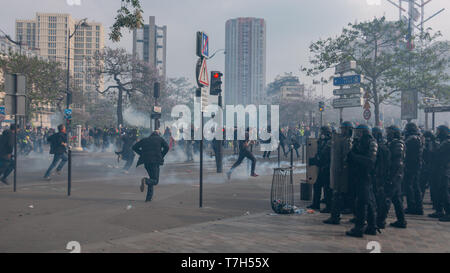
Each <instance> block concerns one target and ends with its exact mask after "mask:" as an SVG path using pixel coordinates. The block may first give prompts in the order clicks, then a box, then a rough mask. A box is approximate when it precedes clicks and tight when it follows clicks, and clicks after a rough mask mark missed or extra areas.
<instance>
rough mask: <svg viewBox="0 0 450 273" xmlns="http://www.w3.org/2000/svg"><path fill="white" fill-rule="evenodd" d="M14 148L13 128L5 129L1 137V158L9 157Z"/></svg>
mask: <svg viewBox="0 0 450 273" xmlns="http://www.w3.org/2000/svg"><path fill="white" fill-rule="evenodd" d="M13 150H14V134H13V133H12V132H11V130H5V131H4V132H3V134H2V135H1V137H0V159H8V155H10V154H12V152H13Z"/></svg>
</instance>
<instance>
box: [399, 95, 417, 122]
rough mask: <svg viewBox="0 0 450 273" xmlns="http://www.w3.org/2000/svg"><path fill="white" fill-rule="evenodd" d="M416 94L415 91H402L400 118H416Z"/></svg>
mask: <svg viewBox="0 0 450 273" xmlns="http://www.w3.org/2000/svg"><path fill="white" fill-rule="evenodd" d="M418 100H419V98H418V94H417V92H415V91H402V96H401V119H402V120H412V119H417V105H418Z"/></svg>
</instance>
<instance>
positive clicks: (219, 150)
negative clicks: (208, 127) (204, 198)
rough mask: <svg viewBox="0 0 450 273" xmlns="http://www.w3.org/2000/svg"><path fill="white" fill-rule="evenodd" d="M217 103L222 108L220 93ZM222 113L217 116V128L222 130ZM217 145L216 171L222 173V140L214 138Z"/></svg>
mask: <svg viewBox="0 0 450 273" xmlns="http://www.w3.org/2000/svg"><path fill="white" fill-rule="evenodd" d="M218 105H219V107H220V108H222V93H219V98H218ZM222 118H223V114H222V115H221V116H220V117H219V119H220V125H221V127H222V128H219V129H221V130H223V120H222ZM222 138H223V131H222ZM216 142H217V145H219V147H216V151H217V153H218V154H216V157H217V173H222V171H223V160H222V159H223V140H216Z"/></svg>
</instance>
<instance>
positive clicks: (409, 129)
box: [404, 122, 419, 138]
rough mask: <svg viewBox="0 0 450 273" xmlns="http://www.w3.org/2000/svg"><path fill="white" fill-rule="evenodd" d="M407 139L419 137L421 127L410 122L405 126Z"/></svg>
mask: <svg viewBox="0 0 450 273" xmlns="http://www.w3.org/2000/svg"><path fill="white" fill-rule="evenodd" d="M404 134H405V138H407V137H408V136H413V135H418V134H419V127H417V125H416V124H415V123H414V122H409V123H407V124H406V125H405V130H404Z"/></svg>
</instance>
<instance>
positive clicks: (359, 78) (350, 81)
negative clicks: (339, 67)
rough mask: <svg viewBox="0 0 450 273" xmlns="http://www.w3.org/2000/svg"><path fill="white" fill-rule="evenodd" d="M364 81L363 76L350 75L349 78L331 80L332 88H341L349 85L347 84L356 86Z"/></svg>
mask: <svg viewBox="0 0 450 273" xmlns="http://www.w3.org/2000/svg"><path fill="white" fill-rule="evenodd" d="M363 79H364V76H363V75H351V76H344V77H336V78H334V79H333V85H334V86H342V85H349V84H358V83H361V82H362V81H363Z"/></svg>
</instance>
